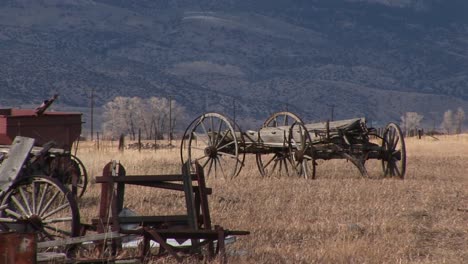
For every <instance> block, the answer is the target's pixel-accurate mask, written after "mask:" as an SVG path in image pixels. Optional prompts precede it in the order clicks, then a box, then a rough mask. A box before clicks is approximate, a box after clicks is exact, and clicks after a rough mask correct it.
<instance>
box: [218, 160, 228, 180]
mask: <svg viewBox="0 0 468 264" xmlns="http://www.w3.org/2000/svg"><path fill="white" fill-rule="evenodd" d="M217 160H218V162H219V168H220V169H221V174H222V175H223V177H224V178H226V174H225V173H224V169H223V166H221V161H220V160H219V159H218V158H217Z"/></svg>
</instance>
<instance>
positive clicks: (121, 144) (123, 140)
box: [119, 133, 125, 152]
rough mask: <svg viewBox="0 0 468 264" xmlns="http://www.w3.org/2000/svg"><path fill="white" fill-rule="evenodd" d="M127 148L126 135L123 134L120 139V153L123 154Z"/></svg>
mask: <svg viewBox="0 0 468 264" xmlns="http://www.w3.org/2000/svg"><path fill="white" fill-rule="evenodd" d="M124 148H125V135H124V134H123V133H122V134H120V137H119V151H120V152H123V151H124Z"/></svg>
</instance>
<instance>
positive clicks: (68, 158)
mask: <svg viewBox="0 0 468 264" xmlns="http://www.w3.org/2000/svg"><path fill="white" fill-rule="evenodd" d="M47 175H49V176H51V177H52V178H55V179H57V180H59V181H60V182H61V183H63V184H65V185H66V186H67V187H68V188H69V189H70V190H71V191H72V193H73V194H75V195H76V197H82V196H83V194H84V193H85V191H86V187H87V186H88V173H87V172H86V168H85V167H84V165H83V163H82V162H81V160H79V159H78V158H77V157H76V156H74V155H65V156H57V157H54V158H52V159H51V160H50V161H49V168H48V173H47Z"/></svg>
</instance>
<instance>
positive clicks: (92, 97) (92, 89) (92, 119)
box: [89, 87, 94, 141]
mask: <svg viewBox="0 0 468 264" xmlns="http://www.w3.org/2000/svg"><path fill="white" fill-rule="evenodd" d="M89 98H90V100H91V102H90V116H91V124H90V125H91V141H92V140H93V134H94V87H93V88H91V95H90V97H89Z"/></svg>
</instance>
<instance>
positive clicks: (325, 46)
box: [0, 0, 468, 123]
mask: <svg viewBox="0 0 468 264" xmlns="http://www.w3.org/2000/svg"><path fill="white" fill-rule="evenodd" d="M0 12H1V14H2V16H0V25H1V29H0V63H1V64H2V67H1V68H0V91H1V92H2V95H3V96H2V98H1V100H0V104H1V105H4V106H8V105H13V106H14V105H20V104H28V103H34V102H40V101H41V100H43V99H44V98H48V97H49V96H50V95H51V94H52V93H54V92H58V93H60V94H61V96H60V103H62V104H63V105H66V106H70V107H86V106H87V105H88V101H89V99H88V97H89V91H90V90H91V88H94V89H95V91H96V92H97V104H98V105H102V104H104V103H105V102H107V101H109V100H112V98H113V97H115V96H117V95H120V96H140V97H148V96H172V97H173V98H175V99H176V100H177V101H178V102H179V103H181V104H182V105H184V106H186V108H187V110H188V112H189V113H190V114H191V115H192V116H193V115H195V114H197V113H200V112H202V111H219V112H223V113H227V114H229V113H232V111H233V102H234V101H235V103H236V114H237V115H238V116H241V117H244V118H246V117H250V118H253V119H259V120H262V119H265V118H266V117H267V116H268V115H269V114H270V113H272V112H275V111H279V110H284V109H288V110H291V111H295V112H297V113H298V114H299V115H301V116H302V117H304V119H305V120H310V121H312V120H324V119H327V118H329V116H330V114H329V112H330V110H331V108H332V107H334V109H335V113H336V115H335V116H336V118H348V117H353V116H367V117H368V118H370V119H372V120H376V121H379V122H382V123H383V122H386V121H389V120H398V119H399V116H400V115H401V114H402V113H404V112H407V111H417V112H420V113H423V114H425V115H426V116H428V115H429V114H430V113H436V116H437V117H438V118H439V119H440V118H441V117H442V115H443V112H444V111H445V110H447V109H449V108H452V109H453V108H455V107H458V106H461V107H464V108H465V109H468V88H467V87H468V71H467V69H468V50H467V49H466V45H467V44H468V34H467V33H468V18H467V17H466V16H465V15H464V14H466V12H468V4H467V3H465V2H464V1H458V0H452V1H437V0H434V1H410V0H407V1H404V0H402V1H385V0H367V1H365V0H330V1H294V3H291V1H286V0H274V1H273V0H269V1H266V0H258V1H255V2H253V1H229V0H218V1H208V0H202V1H194V0H185V1H169V0H158V1H133V0H132V1H130V0H125V1H123V0H122V1H115V0H112V1H111V0H94V1H92V0H79V1H59V0H43V1H32V0H21V1H20V0H10V1H5V2H2V3H1V4H0Z"/></svg>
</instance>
